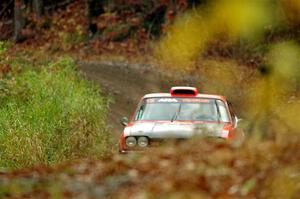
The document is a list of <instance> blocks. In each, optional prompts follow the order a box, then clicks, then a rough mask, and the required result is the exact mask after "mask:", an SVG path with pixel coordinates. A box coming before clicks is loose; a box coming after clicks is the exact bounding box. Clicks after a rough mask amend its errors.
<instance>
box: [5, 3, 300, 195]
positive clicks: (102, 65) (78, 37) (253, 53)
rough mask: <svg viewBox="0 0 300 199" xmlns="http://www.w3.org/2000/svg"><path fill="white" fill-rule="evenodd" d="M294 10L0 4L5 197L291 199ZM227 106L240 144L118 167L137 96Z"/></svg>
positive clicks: (185, 147)
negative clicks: (191, 95) (189, 90)
mask: <svg viewBox="0 0 300 199" xmlns="http://www.w3.org/2000/svg"><path fill="white" fill-rule="evenodd" d="M299 57H300V1H299V0H275V1H273V0H210V1H208V0H147V1H142V0H52V1H50V0H1V2H0V198H176V199H177V198H178V199H181V198H203V199H206V198H220V199H221V198H278V199H282V198H284V199H285V198H287V199H288V198H290V199H294V198H298V197H299V194H300V184H299V183H300V175H299V169H300V168H299V161H300V157H299V153H297V151H299V149H300V131H299V129H300V117H299V113H300V100H299V96H300V59H299ZM178 85H182V86H195V87H198V88H199V90H200V92H204V93H210V94H220V95H224V96H226V97H227V98H228V99H229V100H230V102H231V103H232V105H233V108H234V111H235V112H236V113H237V116H238V117H239V118H241V119H240V120H239V121H240V122H239V124H238V125H239V128H241V129H242V130H243V132H245V139H244V140H243V141H242V142H227V141H224V140H219V139H218V140H215V139H211V138H195V139H191V140H188V141H186V142H171V143H168V144H166V145H165V146H162V147H158V148H155V149H153V150H151V151H149V152H147V153H133V154H128V155H120V154H118V144H119V137H120V135H121V132H122V131H123V129H122V126H121V125H120V124H119V120H120V119H121V117H123V116H128V117H129V116H131V115H132V113H133V112H134V110H135V108H136V105H137V103H138V102H139V99H140V97H142V96H143V95H144V94H147V93H151V92H168V91H169V88H170V87H172V86H178Z"/></svg>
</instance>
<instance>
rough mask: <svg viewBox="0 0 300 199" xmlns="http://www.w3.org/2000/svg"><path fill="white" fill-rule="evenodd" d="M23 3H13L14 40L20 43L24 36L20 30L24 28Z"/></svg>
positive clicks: (19, 0)
mask: <svg viewBox="0 0 300 199" xmlns="http://www.w3.org/2000/svg"><path fill="white" fill-rule="evenodd" d="M25 8H26V6H25V3H24V0H15V1H14V40H15V41H16V42H19V41H22V40H23V39H24V36H23V35H22V29H23V28H24V26H25V17H24V14H25Z"/></svg>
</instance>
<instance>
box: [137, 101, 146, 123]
mask: <svg viewBox="0 0 300 199" xmlns="http://www.w3.org/2000/svg"><path fill="white" fill-rule="evenodd" d="M144 109H145V104H142V105H141V107H140V109H139V111H138V112H137V114H136V117H135V120H140V119H141V118H142V116H143V113H144Z"/></svg>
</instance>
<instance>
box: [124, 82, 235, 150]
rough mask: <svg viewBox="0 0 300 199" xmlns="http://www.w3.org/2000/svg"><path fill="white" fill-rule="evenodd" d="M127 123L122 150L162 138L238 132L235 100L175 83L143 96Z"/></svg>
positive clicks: (226, 135) (153, 143)
mask: <svg viewBox="0 0 300 199" xmlns="http://www.w3.org/2000/svg"><path fill="white" fill-rule="evenodd" d="M121 123H122V124H123V125H124V126H125V128H124V130H123V132H122V134H121V139H120V142H119V151H120V152H121V153H126V152H130V151H138V150H144V149H147V148H150V147H153V146H157V145H159V144H160V143H161V142H162V140H168V139H182V140H184V139H187V138H190V137H192V136H197V135H201V136H211V137H218V138H224V139H233V138H234V137H236V136H237V134H238V131H237V124H238V119H237V117H236V115H235V114H234V113H233V110H232V107H231V104H230V103H229V102H228V101H227V100H226V98H225V97H224V96H221V95H209V94H202V93H198V90H197V88H195V87H183V86H181V87H172V88H171V89H170V92H169V93H152V94H147V95H145V96H144V97H142V99H141V101H140V103H139V105H138V108H137V110H136V112H135V114H134V116H133V118H132V119H131V121H128V119H127V118H126V117H124V118H123V119H122V120H121Z"/></svg>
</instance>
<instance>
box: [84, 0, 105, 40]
mask: <svg viewBox="0 0 300 199" xmlns="http://www.w3.org/2000/svg"><path fill="white" fill-rule="evenodd" d="M103 3H104V0H86V13H87V18H88V32H89V36H90V37H92V36H93V35H94V34H95V33H96V32H97V31H98V30H97V24H96V23H95V22H94V21H93V18H94V17H97V16H99V15H101V14H103V13H104V9H103Z"/></svg>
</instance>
